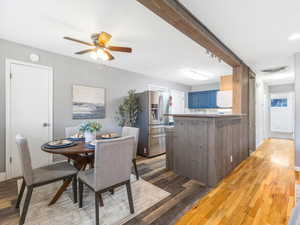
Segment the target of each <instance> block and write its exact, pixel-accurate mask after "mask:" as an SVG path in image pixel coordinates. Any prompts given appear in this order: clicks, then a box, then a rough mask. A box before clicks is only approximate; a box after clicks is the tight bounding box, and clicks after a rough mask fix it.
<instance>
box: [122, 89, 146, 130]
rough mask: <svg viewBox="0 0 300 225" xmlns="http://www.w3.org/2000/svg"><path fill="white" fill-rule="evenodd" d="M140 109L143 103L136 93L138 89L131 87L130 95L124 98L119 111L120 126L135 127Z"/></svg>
mask: <svg viewBox="0 0 300 225" xmlns="http://www.w3.org/2000/svg"><path fill="white" fill-rule="evenodd" d="M140 111H141V105H140V103H139V98H138V96H137V95H136V90H132V89H131V90H129V91H128V96H127V97H126V98H125V99H124V101H123V103H122V104H121V105H120V106H119V108H118V111H117V117H116V119H117V120H118V121H119V126H121V127H124V126H128V127H135V126H136V123H137V118H138V113H139V112H140Z"/></svg>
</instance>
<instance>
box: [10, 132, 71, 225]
mask: <svg viewBox="0 0 300 225" xmlns="http://www.w3.org/2000/svg"><path fill="white" fill-rule="evenodd" d="M16 143H17V147H18V150H19V154H20V159H21V169H22V173H23V177H22V179H23V181H22V186H21V190H20V193H19V196H18V199H17V203H16V208H19V207H20V202H21V200H22V197H23V193H24V190H25V186H26V188H27V194H26V198H25V201H24V205H23V210H22V213H21V217H20V222H19V224H20V225H22V224H24V222H25V219H26V214H27V211H28V207H29V203H30V200H31V196H32V192H33V189H34V188H35V187H39V186H43V185H47V184H50V183H53V182H56V181H59V180H65V179H70V180H71V179H72V181H73V194H74V195H73V201H74V203H76V202H77V179H76V175H77V169H76V168H74V167H73V166H72V165H70V164H69V163H67V162H60V163H56V164H52V165H48V166H44V167H39V168H36V169H33V168H32V164H31V156H30V151H29V148H28V143H27V139H26V138H24V137H23V136H21V135H20V134H18V135H17V136H16Z"/></svg>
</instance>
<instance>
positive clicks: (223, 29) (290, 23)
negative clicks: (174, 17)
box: [180, 0, 300, 76]
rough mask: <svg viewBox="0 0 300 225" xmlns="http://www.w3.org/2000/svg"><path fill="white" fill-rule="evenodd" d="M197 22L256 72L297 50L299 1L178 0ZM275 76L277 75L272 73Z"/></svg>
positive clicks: (289, 60) (286, 62)
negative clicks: (295, 35)
mask: <svg viewBox="0 0 300 225" xmlns="http://www.w3.org/2000/svg"><path fill="white" fill-rule="evenodd" d="M180 2H181V3H182V4H183V5H184V6H186V7H187V8H188V9H189V10H190V11H191V12H192V13H193V14H194V15H195V16H196V17H197V18H198V19H199V20H200V21H201V22H203V23H204V24H205V25H206V26H207V27H208V28H209V29H210V30H211V31H212V32H213V33H214V34H216V36H217V37H218V38H219V39H220V40H221V41H223V42H224V43H225V44H226V45H227V46H228V47H229V48H230V49H231V50H233V52H235V53H236V54H237V55H238V56H239V57H240V58H241V59H243V60H244V61H245V62H246V63H247V64H248V65H249V66H250V67H251V68H252V69H254V70H255V71H256V72H258V71H260V70H262V69H267V68H272V67H277V66H284V65H288V66H289V70H288V71H286V72H285V73H290V74H292V75H293V74H294V73H293V71H294V68H293V54H294V53H296V52H300V39H299V40H295V41H289V40H288V38H289V36H290V35H292V34H293V33H300V14H299V12H300V1H297V0H293V1H282V0H277V1H276V0H275V1H274V0H263V1H262V0H251V1H241V0H225V1H220V0H205V1H199V0H180ZM276 76H277V75H276Z"/></svg>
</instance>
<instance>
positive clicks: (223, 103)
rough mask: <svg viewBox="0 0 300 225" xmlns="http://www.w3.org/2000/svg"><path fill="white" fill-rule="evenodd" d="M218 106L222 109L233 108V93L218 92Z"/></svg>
mask: <svg viewBox="0 0 300 225" xmlns="http://www.w3.org/2000/svg"><path fill="white" fill-rule="evenodd" d="M217 106H218V107H220V108H231V107H232V91H218V92H217Z"/></svg>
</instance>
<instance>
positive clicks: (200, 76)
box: [181, 68, 212, 81]
mask: <svg viewBox="0 0 300 225" xmlns="http://www.w3.org/2000/svg"><path fill="white" fill-rule="evenodd" d="M181 72H182V73H184V74H185V75H186V76H188V77H189V78H191V79H193V80H200V81H204V80H208V79H210V78H212V75H211V74H208V73H205V72H201V71H198V70H195V69H188V68H187V69H182V70H181Z"/></svg>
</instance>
